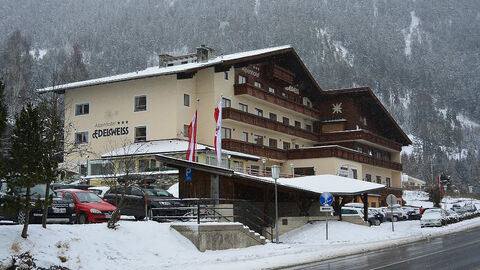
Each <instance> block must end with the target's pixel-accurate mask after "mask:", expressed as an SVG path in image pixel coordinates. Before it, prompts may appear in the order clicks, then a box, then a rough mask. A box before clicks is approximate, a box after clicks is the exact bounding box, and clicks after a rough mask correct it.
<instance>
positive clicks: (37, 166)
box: [6, 103, 44, 238]
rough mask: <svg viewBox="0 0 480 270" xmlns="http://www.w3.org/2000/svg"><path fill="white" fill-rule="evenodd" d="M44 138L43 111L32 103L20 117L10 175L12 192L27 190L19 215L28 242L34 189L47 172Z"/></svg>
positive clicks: (18, 117)
mask: <svg viewBox="0 0 480 270" xmlns="http://www.w3.org/2000/svg"><path fill="white" fill-rule="evenodd" d="M42 136H44V128H43V125H42V123H41V119H40V115H39V111H38V109H37V108H34V107H33V106H32V104H31V103H28V104H27V106H26V107H25V108H23V109H22V110H21V112H20V115H18V116H17V117H16V121H15V127H14V129H13V135H12V147H11V149H10V151H9V159H8V162H7V175H6V178H7V183H8V185H9V187H10V189H12V190H15V191H19V190H26V192H25V197H22V198H18V199H19V201H20V205H21V210H20V213H19V215H25V223H24V226H23V230H22V237H23V238H27V231H28V224H29V222H30V220H29V216H30V210H31V204H30V201H31V198H30V197H31V194H30V189H31V188H32V187H33V186H35V185H36V184H38V183H39V179H41V175H42V171H43V168H42V167H43V166H42V162H41V160H42V159H41V157H42V153H43V149H42V148H43V145H42ZM17 194H18V192H17Z"/></svg>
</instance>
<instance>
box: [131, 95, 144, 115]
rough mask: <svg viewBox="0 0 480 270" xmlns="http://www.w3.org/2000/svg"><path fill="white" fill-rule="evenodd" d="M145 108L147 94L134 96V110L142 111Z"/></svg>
mask: <svg viewBox="0 0 480 270" xmlns="http://www.w3.org/2000/svg"><path fill="white" fill-rule="evenodd" d="M146 110H147V96H137V97H135V108H134V109H133V111H135V112H143V111H146Z"/></svg>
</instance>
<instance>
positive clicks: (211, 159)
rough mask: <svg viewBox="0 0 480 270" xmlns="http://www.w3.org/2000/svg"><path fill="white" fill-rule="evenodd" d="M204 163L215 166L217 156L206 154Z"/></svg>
mask: <svg viewBox="0 0 480 270" xmlns="http://www.w3.org/2000/svg"><path fill="white" fill-rule="evenodd" d="M205 164H208V165H213V166H217V158H216V157H209V156H207V157H206V158H205Z"/></svg>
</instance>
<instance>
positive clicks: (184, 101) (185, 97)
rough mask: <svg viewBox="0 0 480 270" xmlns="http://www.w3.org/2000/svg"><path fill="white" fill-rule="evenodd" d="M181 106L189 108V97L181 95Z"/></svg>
mask: <svg viewBox="0 0 480 270" xmlns="http://www.w3.org/2000/svg"><path fill="white" fill-rule="evenodd" d="M183 105H185V106H187V107H190V95H188V94H183Z"/></svg>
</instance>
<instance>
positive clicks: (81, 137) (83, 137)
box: [75, 131, 88, 144]
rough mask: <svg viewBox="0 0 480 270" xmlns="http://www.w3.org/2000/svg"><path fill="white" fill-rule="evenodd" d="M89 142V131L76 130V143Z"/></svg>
mask: <svg viewBox="0 0 480 270" xmlns="http://www.w3.org/2000/svg"><path fill="white" fill-rule="evenodd" d="M84 143H88V131H83V132H75V144H84Z"/></svg>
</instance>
